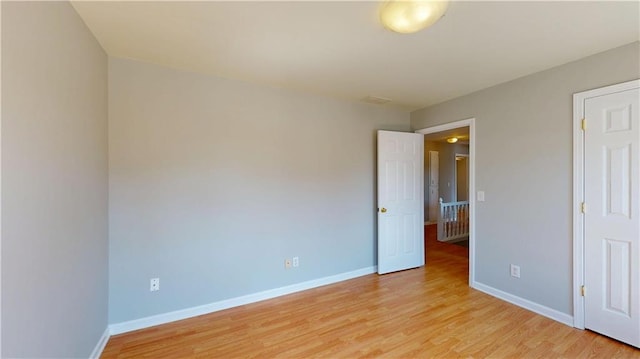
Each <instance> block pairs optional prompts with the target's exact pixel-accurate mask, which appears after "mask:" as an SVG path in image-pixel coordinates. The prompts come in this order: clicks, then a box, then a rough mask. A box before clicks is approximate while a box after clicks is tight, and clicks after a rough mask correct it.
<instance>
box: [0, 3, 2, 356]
mask: <svg viewBox="0 0 640 359" xmlns="http://www.w3.org/2000/svg"><path fill="white" fill-rule="evenodd" d="M1 39H2V4H0V84H2V60H1V59H2V40H1ZM0 109H2V86H1V85H0ZM1 183H2V111H0V184H1ZM1 204H2V186H1V185H0V278H2V210H1V208H2V205H1ZM0 308H2V280H1V279H0ZM1 357H2V310H0V358H1Z"/></svg>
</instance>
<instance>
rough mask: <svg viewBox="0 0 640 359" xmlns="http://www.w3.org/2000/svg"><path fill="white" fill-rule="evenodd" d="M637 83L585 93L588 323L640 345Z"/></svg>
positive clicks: (585, 265) (639, 176)
mask: <svg viewBox="0 0 640 359" xmlns="http://www.w3.org/2000/svg"><path fill="white" fill-rule="evenodd" d="M639 95H640V94H639V91H638V89H634V90H628V91H623V92H618V93H613V94H608V95H604V96H598V97H593V98H589V99H586V100H585V102H584V110H585V119H586V122H587V130H586V131H585V134H584V146H585V147H584V153H585V162H584V168H585V173H584V191H585V193H584V199H585V202H586V204H587V211H586V213H585V216H584V233H585V239H584V250H585V256H584V259H585V264H584V268H585V270H584V275H585V287H586V290H587V291H586V295H585V299H584V300H585V302H584V303H585V327H586V328H588V329H592V330H594V331H596V332H599V333H602V334H605V335H607V336H610V337H612V338H615V339H618V340H621V341H623V342H626V343H629V344H631V345H634V346H637V347H638V346H640V313H639V312H638V311H639V310H640V263H639V262H640V250H639V245H640V240H639V236H640V221H639V214H640V213H639V210H640V207H639V203H638V201H639V199H640V192H639V186H640V182H639V179H640V175H639V171H640V162H639V158H638V155H639V151H640V148H639V146H638V145H639V144H640V119H639V117H638V110H639V101H638V97H639Z"/></svg>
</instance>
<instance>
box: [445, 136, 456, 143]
mask: <svg viewBox="0 0 640 359" xmlns="http://www.w3.org/2000/svg"><path fill="white" fill-rule="evenodd" d="M447 142H449V143H456V142H458V138H457V137H449V138H447Z"/></svg>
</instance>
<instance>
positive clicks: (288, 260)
mask: <svg viewBox="0 0 640 359" xmlns="http://www.w3.org/2000/svg"><path fill="white" fill-rule="evenodd" d="M284 267H285V268H286V269H289V268H291V259H288V258H287V259H285V260H284Z"/></svg>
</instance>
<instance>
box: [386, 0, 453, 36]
mask: <svg viewBox="0 0 640 359" xmlns="http://www.w3.org/2000/svg"><path fill="white" fill-rule="evenodd" d="M448 6H449V1H448V0H445V1H403V0H389V1H385V2H384V3H383V4H382V7H381V8H380V21H381V22H382V24H383V25H384V26H385V27H386V28H387V29H389V30H391V31H395V32H398V33H401V34H411V33H414V32H418V31H420V30H422V29H425V28H427V27H429V26H431V25H433V24H434V23H435V22H436V21H438V20H439V19H440V18H441V17H442V15H444V13H445V11H447V7H448Z"/></svg>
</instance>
